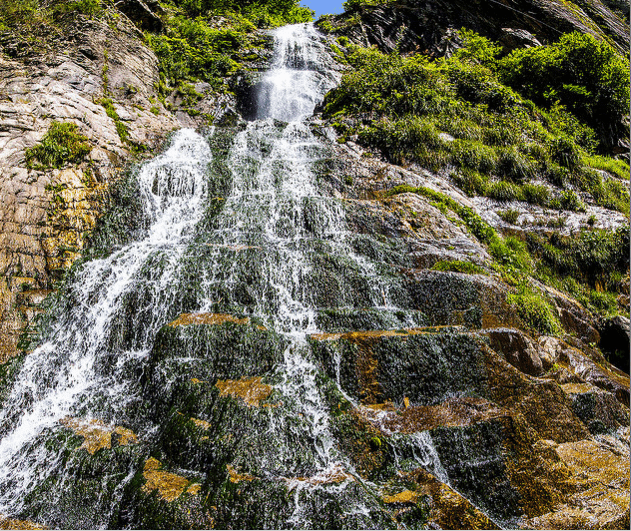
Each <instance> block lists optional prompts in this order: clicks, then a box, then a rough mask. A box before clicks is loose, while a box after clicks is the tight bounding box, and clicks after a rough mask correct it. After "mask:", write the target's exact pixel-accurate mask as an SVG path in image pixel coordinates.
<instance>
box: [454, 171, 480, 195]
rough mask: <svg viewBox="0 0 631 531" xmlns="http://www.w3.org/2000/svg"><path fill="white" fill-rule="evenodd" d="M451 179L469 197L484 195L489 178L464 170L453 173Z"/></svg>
mask: <svg viewBox="0 0 631 531" xmlns="http://www.w3.org/2000/svg"><path fill="white" fill-rule="evenodd" d="M451 178H452V180H453V181H454V183H455V184H456V186H459V187H460V189H461V190H462V191H463V192H464V193H465V194H467V195H468V196H469V197H473V196H476V195H485V194H486V189H487V186H488V182H489V178H488V177H487V176H485V175H482V174H481V173H479V172H477V171H474V170H468V169H466V168H464V169H462V170H460V171H458V172H453V173H452V174H451Z"/></svg>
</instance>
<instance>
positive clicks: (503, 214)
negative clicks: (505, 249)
mask: <svg viewBox="0 0 631 531" xmlns="http://www.w3.org/2000/svg"><path fill="white" fill-rule="evenodd" d="M497 215H498V216H499V217H500V218H501V219H502V220H504V221H505V222H506V223H510V224H511V225H515V223H517V219H518V218H519V210H515V209H512V208H511V209H509V210H503V211H502V210H499V211H498V212H497Z"/></svg>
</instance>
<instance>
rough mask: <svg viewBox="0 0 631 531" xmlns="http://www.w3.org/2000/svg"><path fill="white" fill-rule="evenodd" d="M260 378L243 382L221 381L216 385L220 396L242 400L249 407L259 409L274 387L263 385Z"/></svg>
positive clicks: (246, 379)
mask: <svg viewBox="0 0 631 531" xmlns="http://www.w3.org/2000/svg"><path fill="white" fill-rule="evenodd" d="M262 381H263V378H262V377H260V376H257V377H254V378H243V379H241V380H219V381H218V382H217V383H216V384H215V385H216V386H217V388H218V389H219V391H220V393H219V396H231V397H232V398H241V399H242V400H243V401H244V402H245V403H246V404H247V405H248V406H249V407H252V406H254V407H259V405H260V403H261V401H262V400H265V399H266V398H267V397H269V395H271V394H272V391H273V389H274V388H273V387H272V386H271V385H267V384H264V383H262Z"/></svg>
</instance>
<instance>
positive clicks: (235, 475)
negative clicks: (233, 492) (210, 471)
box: [226, 465, 258, 483]
mask: <svg viewBox="0 0 631 531" xmlns="http://www.w3.org/2000/svg"><path fill="white" fill-rule="evenodd" d="M226 468H227V469H228V474H229V475H230V483H240V482H241V481H254V480H255V479H258V478H257V477H256V476H251V475H250V474H240V473H239V472H237V471H236V469H235V468H234V467H233V466H232V465H227V466H226Z"/></svg>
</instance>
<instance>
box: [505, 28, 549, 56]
mask: <svg viewBox="0 0 631 531" xmlns="http://www.w3.org/2000/svg"><path fill="white" fill-rule="evenodd" d="M499 40H500V43H501V44H502V46H503V47H504V51H505V52H507V53H510V52H512V51H513V50H515V49H517V48H533V47H535V46H541V43H540V42H539V40H538V39H537V37H535V36H534V35H533V34H532V33H530V32H529V31H526V30H524V29H512V28H502V35H501V37H500V39H499Z"/></svg>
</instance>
